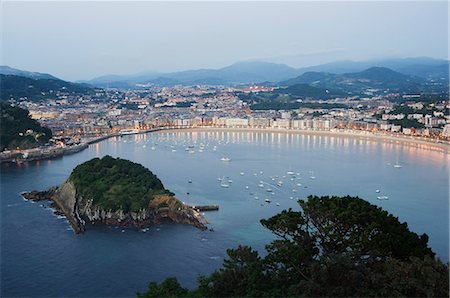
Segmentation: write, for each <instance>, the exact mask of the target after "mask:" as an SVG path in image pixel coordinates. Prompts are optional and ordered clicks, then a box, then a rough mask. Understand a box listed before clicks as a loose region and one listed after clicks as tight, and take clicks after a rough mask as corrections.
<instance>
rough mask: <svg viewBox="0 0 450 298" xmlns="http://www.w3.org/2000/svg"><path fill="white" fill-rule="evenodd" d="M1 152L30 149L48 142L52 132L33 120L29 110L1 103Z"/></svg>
mask: <svg viewBox="0 0 450 298" xmlns="http://www.w3.org/2000/svg"><path fill="white" fill-rule="evenodd" d="M0 114H1V118H0V122H1V125H0V147H1V148H0V150H1V151H3V150H5V149H16V148H20V149H29V148H34V147H38V146H40V145H43V144H45V143H47V142H48V140H49V139H50V138H51V137H52V132H51V130H50V129H48V128H47V127H42V126H41V125H40V124H39V122H37V121H36V120H34V119H31V118H30V116H29V114H28V110H25V109H21V108H19V107H13V106H11V105H10V104H7V103H4V102H0Z"/></svg>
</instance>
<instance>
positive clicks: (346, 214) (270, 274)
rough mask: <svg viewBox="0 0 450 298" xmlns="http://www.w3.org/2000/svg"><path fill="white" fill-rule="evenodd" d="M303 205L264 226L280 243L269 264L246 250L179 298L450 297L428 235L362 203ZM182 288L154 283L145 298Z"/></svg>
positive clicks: (312, 201) (339, 200)
mask: <svg viewBox="0 0 450 298" xmlns="http://www.w3.org/2000/svg"><path fill="white" fill-rule="evenodd" d="M299 205H300V207H301V211H293V210H291V209H289V210H285V211H282V212H281V213H279V214H277V215H275V216H273V217H271V218H269V219H267V220H261V223H262V224H263V225H264V226H265V227H266V228H268V229H269V230H271V231H272V232H273V233H274V234H275V235H276V236H278V239H276V240H275V241H273V242H272V243H270V244H269V245H267V246H266V249H267V252H268V253H267V255H266V257H264V258H261V257H260V256H259V255H258V253H257V252H256V251H253V250H252V249H251V248H250V247H246V246H239V247H238V248H237V249H231V250H228V251H227V253H228V259H226V260H225V261H224V264H223V268H221V269H220V270H218V271H216V272H214V273H213V274H211V275H210V276H208V277H200V278H199V280H198V288H197V289H195V290H193V291H187V290H185V291H183V292H178V294H179V295H177V296H179V297H280V296H281V297H288V296H289V297H293V296H295V297H300V296H302V297H305V296H306V297H309V296H312V297H319V296H330V297H333V296H339V297H343V296H353V297H354V296H363V297H368V296H381V297H386V296H396V297H398V296H409V297H415V296H438V297H441V296H442V297H444V296H445V297H448V295H449V281H448V278H449V271H448V265H445V264H443V263H442V262H440V261H439V260H436V259H435V258H434V253H433V252H432V251H431V249H430V248H429V247H428V245H427V242H428V237H427V236H426V234H423V235H422V236H418V235H417V234H415V233H413V232H411V231H410V230H409V229H408V226H407V224H406V223H400V222H399V221H398V219H397V218H396V217H394V216H392V215H390V214H388V213H387V212H386V211H383V210H382V209H381V208H378V207H376V206H374V205H371V204H370V203H368V202H366V201H364V200H362V199H360V198H358V197H349V196H346V197H317V196H310V197H308V200H307V201H303V200H300V201H299ZM169 285H170V284H169ZM177 287H180V288H181V286H180V285H179V284H178V283H177ZM177 287H174V286H173V285H171V286H170V287H168V286H167V284H165V282H163V283H162V284H161V285H160V286H158V285H157V284H155V283H151V284H150V285H149V292H148V293H146V294H143V295H149V296H139V297H156V296H150V295H158V294H159V295H161V296H164V294H165V293H173V292H170V289H172V288H177ZM152 291H153V292H152ZM168 296H170V295H168Z"/></svg>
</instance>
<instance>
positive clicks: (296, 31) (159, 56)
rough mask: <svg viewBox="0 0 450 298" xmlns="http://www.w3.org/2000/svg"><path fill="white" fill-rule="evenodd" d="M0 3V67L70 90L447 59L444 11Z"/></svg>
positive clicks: (354, 5)
mask: <svg viewBox="0 0 450 298" xmlns="http://www.w3.org/2000/svg"><path fill="white" fill-rule="evenodd" d="M0 3H1V4H0V5H1V19H2V20H1V22H2V26H1V34H2V42H1V61H0V64H6V65H9V66H11V67H15V68H20V69H25V70H31V71H39V72H47V73H51V74H53V75H56V76H58V77H60V78H63V79H67V80H77V79H90V78H93V77H96V76H100V75H104V74H112V73H116V74H127V73H137V72H143V71H150V70H156V71H161V72H167V71H176V70H184V69H197V68H219V67H223V66H227V65H229V64H232V63H234V62H237V61H243V60H255V59H256V60H264V61H274V62H279V63H286V64H288V65H291V66H294V67H299V66H309V65H314V64H319V63H324V62H330V61H335V60H342V59H351V60H364V59H373V58H382V57H413V56H430V57H435V58H448V29H447V28H448V14H449V7H448V4H447V2H446V1H443V2H431V1H423V2H409V1H408V2H405V1H403V2H396V3H392V2H380V1H378V2H336V1H334V2H304V1H303V2H111V1H104V2H62V1H58V2H37V1H33V2H13V1H0Z"/></svg>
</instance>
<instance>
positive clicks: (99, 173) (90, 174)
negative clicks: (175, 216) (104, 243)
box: [69, 155, 173, 212]
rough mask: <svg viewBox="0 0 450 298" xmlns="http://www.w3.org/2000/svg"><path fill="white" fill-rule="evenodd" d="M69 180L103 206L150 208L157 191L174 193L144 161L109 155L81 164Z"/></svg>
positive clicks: (162, 193)
mask: <svg viewBox="0 0 450 298" xmlns="http://www.w3.org/2000/svg"><path fill="white" fill-rule="evenodd" d="M69 181H71V182H73V183H74V185H75V187H76V188H77V191H78V192H79V193H80V194H81V195H82V196H83V197H84V198H87V199H92V200H93V204H94V206H98V207H100V208H101V209H104V210H112V211H116V210H119V209H121V210H123V211H124V212H128V211H133V212H138V211H139V210H142V209H146V208H148V207H149V203H150V202H151V201H152V200H153V199H154V198H155V196H157V195H173V194H172V193H171V192H170V191H168V190H166V189H165V188H164V186H163V184H162V182H161V180H159V179H158V177H157V176H156V175H154V174H153V173H152V172H151V171H149V170H148V169H146V168H145V167H143V166H142V165H140V164H137V163H134V162H131V161H128V160H125V159H120V158H117V159H114V158H112V157H111V156H108V155H107V156H105V157H103V158H102V159H99V158H94V159H91V160H89V161H87V162H85V163H83V164H81V165H78V166H77V167H76V168H75V169H74V170H73V171H72V173H71V174H70V177H69Z"/></svg>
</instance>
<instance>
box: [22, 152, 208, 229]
mask: <svg viewBox="0 0 450 298" xmlns="http://www.w3.org/2000/svg"><path fill="white" fill-rule="evenodd" d="M23 196H24V197H25V198H26V199H29V200H33V201H42V200H51V201H52V206H53V207H54V208H55V209H56V213H58V214H62V215H64V216H66V218H67V219H68V220H69V222H70V224H71V226H72V228H73V230H74V231H75V233H77V234H78V233H83V232H84V231H85V230H86V226H87V225H97V224H107V225H116V226H135V227H138V228H145V227H148V226H150V225H152V224H157V223H160V222H162V221H163V220H171V221H173V222H176V223H184V224H190V225H193V226H195V227H197V228H199V229H202V230H205V229H206V224H207V222H206V220H205V219H204V218H203V217H202V216H201V214H200V213H199V212H198V211H197V210H196V209H194V208H192V207H191V206H188V205H185V204H183V203H182V202H180V201H179V200H178V199H177V198H175V196H174V194H173V193H172V192H170V191H169V190H167V189H166V188H164V186H163V184H162V182H161V180H159V179H158V177H157V176H156V175H154V174H153V173H152V172H151V171H150V170H148V169H147V168H145V167H144V166H142V165H140V164H137V163H134V162H131V161H129V160H125V159H120V158H113V157H111V156H109V155H106V156H105V157H103V158H101V159H100V158H94V159H91V160H89V161H87V162H85V163H83V164H80V165H78V166H77V167H75V169H74V170H73V171H72V173H71V174H70V176H69V178H68V179H67V180H66V181H65V182H64V183H63V184H62V185H60V186H59V187H52V188H50V189H49V190H47V191H32V192H28V193H23Z"/></svg>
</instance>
